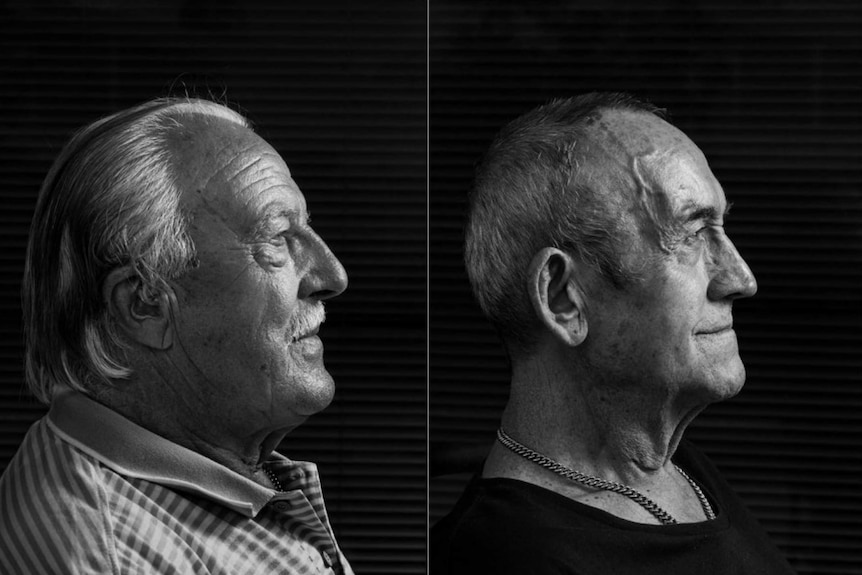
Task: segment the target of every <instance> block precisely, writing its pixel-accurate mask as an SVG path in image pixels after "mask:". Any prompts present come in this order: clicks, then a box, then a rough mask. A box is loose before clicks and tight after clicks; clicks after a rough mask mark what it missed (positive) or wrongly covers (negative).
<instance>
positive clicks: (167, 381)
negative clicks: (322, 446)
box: [95, 350, 291, 487]
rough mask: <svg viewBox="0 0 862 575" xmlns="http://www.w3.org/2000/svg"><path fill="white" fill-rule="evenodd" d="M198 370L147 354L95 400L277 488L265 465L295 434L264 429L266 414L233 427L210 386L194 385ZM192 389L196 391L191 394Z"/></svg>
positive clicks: (265, 426) (230, 417)
mask: <svg viewBox="0 0 862 575" xmlns="http://www.w3.org/2000/svg"><path fill="white" fill-rule="evenodd" d="M193 374H194V366H192V365H190V364H186V363H185V362H184V361H183V360H182V359H177V358H176V357H171V358H167V357H164V356H157V354H155V353H153V352H152V351H149V350H146V351H143V352H141V353H140V354H139V357H138V358H137V359H136V361H135V370H134V374H133V375H132V377H131V378H130V379H128V380H122V381H117V382H114V384H113V385H112V386H111V387H110V388H102V389H100V391H99V392H98V393H97V394H95V399H96V400H97V401H99V402H100V403H102V404H104V405H106V406H107V407H109V408H111V409H113V410H114V411H116V412H118V413H119V414H121V415H123V416H124V417H126V418H127V419H129V420H131V421H132V422H134V423H136V424H137V425H140V426H141V427H143V428H145V429H147V430H149V431H152V432H153V433H155V434H157V435H160V436H162V437H164V438H166V439H168V440H170V441H172V442H174V443H176V444H178V445H182V446H183V447H186V448H187V449H190V450H192V451H195V452H197V453H199V454H201V455H203V456H205V457H208V458H210V459H212V460H213V461H215V462H217V463H220V464H221V465H224V466H225V467H227V468H228V469H231V470H232V471H234V472H236V473H238V474H240V475H242V476H243V477H246V478H247V479H251V480H252V481H255V482H256V483H258V484H260V485H263V486H264V487H273V485H272V483H271V481H270V479H269V477H268V476H267V475H266V473H265V472H264V471H263V463H264V461H265V460H266V459H267V457H268V456H269V455H270V454H271V453H272V451H273V450H274V449H275V448H276V447H277V446H278V444H279V443H280V442H281V440H282V439H283V438H284V436H285V435H286V434H287V433H288V432H289V431H291V429H276V428H273V427H271V426H267V425H266V417H265V414H260V417H259V418H255V417H242V418H241V419H242V420H245V421H248V420H254V423H255V424H254V425H253V426H247V427H244V428H242V429H238V428H235V427H234V426H232V425H231V422H233V421H235V420H237V419H238V417H237V415H235V414H232V413H222V412H220V411H219V410H217V409H216V408H213V407H211V406H213V405H219V403H218V401H217V398H211V397H209V395H208V391H207V387H206V386H204V385H197V384H193V383H190V381H192V378H193ZM191 390H194V392H191Z"/></svg>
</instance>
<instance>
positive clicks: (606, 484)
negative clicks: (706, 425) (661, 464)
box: [497, 427, 715, 525]
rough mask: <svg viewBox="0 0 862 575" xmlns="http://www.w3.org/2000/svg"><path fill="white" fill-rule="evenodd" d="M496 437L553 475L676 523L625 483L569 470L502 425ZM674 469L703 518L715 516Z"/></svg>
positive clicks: (697, 491) (665, 522) (700, 493)
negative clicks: (608, 493)
mask: <svg viewBox="0 0 862 575" xmlns="http://www.w3.org/2000/svg"><path fill="white" fill-rule="evenodd" d="M497 440H498V441H499V442H500V443H502V444H503V446H504V447H506V448H507V449H510V450H511V451H513V452H515V453H516V454H518V455H520V456H521V457H523V458H524V459H526V460H528V461H532V462H533V463H535V464H537V465H540V466H542V467H544V468H545V469H547V470H549V471H553V472H554V473H556V474H557V475H561V476H563V477H565V478H566V479H568V480H570V481H574V482H576V483H580V484H581V485H585V486H587V487H590V488H592V489H602V490H604V491H613V492H614V493H619V494H620V495H624V496H626V497H628V498H629V499H631V500H632V501H634V502H635V503H637V504H638V505H640V506H641V507H643V508H644V509H646V510H647V511H649V512H650V513H651V514H652V516H653V517H655V518H656V519H658V520H659V521H660V522H661V523H662V525H674V524H676V523H678V521H677V520H676V519H674V518H673V516H671V514H670V513H668V512H667V511H665V510H664V509H662V508H661V507H659V506H658V505H657V504H656V502H655V501H653V500H652V499H650V498H649V497H647V496H646V495H643V494H642V493H640V492H638V491H636V490H634V489H632V488H631V487H629V486H628V485H623V484H622V483H615V482H613V481H608V480H606V479H601V478H599V477H594V476H592V475H586V474H584V473H581V472H579V471H575V470H574V469H569V468H568V467H565V466H564V465H560V464H559V463H557V462H556V461H554V460H553V459H551V458H550V457H546V456H544V455H542V454H541V453H539V452H538V451H533V450H532V449H530V448H529V447H527V446H526V445H522V444H521V443H518V442H517V441H515V440H514V439H512V438H511V437H509V435H508V434H507V433H506V432H505V431H503V428H502V427H501V428H499V429H498V430H497ZM674 468H675V469H676V470H677V471H679V474H680V475H682V476H683V477H684V478H685V480H686V481H688V484H689V485H691V488H692V489H693V490H694V492H695V494H696V495H697V498H698V499H699V500H700V506H701V507H702V508H703V512H704V514H705V515H706V518H707V519H708V520H709V521H712V520H713V519H715V512H714V511H713V510H712V505H710V504H709V501H708V500H707V499H706V495H704V494H703V491H701V489H700V487H699V486H698V485H697V484H696V483H695V482H694V480H693V479H692V478H691V477H689V476H688V474H687V473H686V472H685V471H683V470H682V469H680V468H679V467H677V465H676V464H674Z"/></svg>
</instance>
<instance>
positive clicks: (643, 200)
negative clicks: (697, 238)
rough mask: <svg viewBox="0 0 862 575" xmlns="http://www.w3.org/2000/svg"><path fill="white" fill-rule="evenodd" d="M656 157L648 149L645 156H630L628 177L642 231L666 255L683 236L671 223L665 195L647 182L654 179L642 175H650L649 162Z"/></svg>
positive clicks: (676, 225) (674, 223) (670, 206)
mask: <svg viewBox="0 0 862 575" xmlns="http://www.w3.org/2000/svg"><path fill="white" fill-rule="evenodd" d="M658 155H659V153H658V152H657V151H656V150H655V149H652V150H650V151H649V152H647V153H645V154H639V155H634V156H632V163H631V168H632V175H633V176H634V179H635V183H636V187H637V197H636V199H635V209H636V210H637V211H638V212H640V215H641V216H642V221H643V222H644V224H645V226H644V229H645V231H646V232H647V233H649V234H651V235H652V236H653V237H654V239H655V241H656V244H657V245H658V247H659V249H660V250H661V251H662V252H664V253H665V254H670V253H672V252H673V251H674V250H676V248H677V246H678V245H679V244H680V242H681V241H682V239H683V237H684V233H683V230H682V229H681V226H680V225H679V223H678V222H676V221H675V219H674V213H673V206H672V205H671V204H670V202H669V201H668V197H667V194H666V193H663V190H662V189H661V188H660V187H659V186H657V185H656V184H655V183H654V182H651V181H650V180H654V179H655V178H654V177H653V178H648V177H645V172H646V173H649V172H651V170H650V166H649V162H650V160H651V159H652V158H655V157H657V156H658ZM649 175H653V174H649Z"/></svg>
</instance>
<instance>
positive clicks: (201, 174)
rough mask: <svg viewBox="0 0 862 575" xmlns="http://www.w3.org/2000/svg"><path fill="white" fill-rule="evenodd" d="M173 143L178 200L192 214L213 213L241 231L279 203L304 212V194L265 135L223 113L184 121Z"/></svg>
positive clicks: (202, 216)
mask: <svg viewBox="0 0 862 575" xmlns="http://www.w3.org/2000/svg"><path fill="white" fill-rule="evenodd" d="M186 127H187V130H186V131H185V134H186V136H185V137H183V138H180V139H179V141H177V142H176V143H175V145H174V146H173V147H174V149H175V150H176V153H177V154H178V156H179V159H180V161H179V162H178V165H179V170H180V171H181V179H182V180H183V181H184V182H183V190H184V191H183V197H182V205H183V208H184V210H185V211H186V212H187V213H189V214H191V215H192V216H194V218H195V219H196V220H200V219H203V220H204V221H206V220H207V219H215V220H217V221H220V222H223V223H224V224H226V225H227V226H228V227H229V228H231V229H232V230H233V231H234V233H236V234H238V235H239V234H242V235H245V234H247V233H249V232H250V231H252V230H253V229H255V227H256V226H258V225H259V223H260V222H259V219H260V218H261V217H262V216H263V215H265V213H266V212H268V211H271V209H272V208H271V205H272V204H282V205H283V207H282V208H281V209H282V210H283V211H287V210H294V211H297V212H305V210H306V207H305V199H304V198H303V196H302V193H301V192H300V190H299V187H298V186H297V185H296V183H295V182H294V181H293V179H292V177H291V174H290V170H289V169H288V167H287V165H286V164H285V163H284V160H283V159H282V158H281V156H280V155H279V154H278V152H276V151H275V149H273V148H272V146H270V145H269V144H268V143H267V142H266V141H265V140H264V139H263V138H261V137H260V136H258V135H257V134H255V133H254V132H252V131H251V130H249V129H248V128H245V127H244V126H242V125H240V124H236V123H234V122H231V121H229V120H226V119H223V118H202V119H199V120H193V121H191V122H189V123H188V124H187V126H186Z"/></svg>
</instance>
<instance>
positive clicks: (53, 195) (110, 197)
mask: <svg viewBox="0 0 862 575" xmlns="http://www.w3.org/2000/svg"><path fill="white" fill-rule="evenodd" d="M190 118H194V119H195V120H196V121H198V122H200V121H203V122H205V123H206V122H207V121H208V120H209V119H211V118H221V119H224V120H228V121H231V122H234V123H237V124H240V125H242V126H244V127H246V128H249V129H250V124H249V122H248V121H247V120H246V119H245V118H244V117H243V116H242V115H240V114H239V113H237V112H234V111H233V110H231V109H230V108H227V107H225V106H223V105H221V104H217V103H215V102H211V101H208V100H200V99H192V98H160V99H157V100H152V101H150V102H147V103H144V104H141V105H139V106H136V107H133V108H130V109H127V110H123V111H121V112H118V113H116V114H113V115H111V116H108V117H106V118H103V119H101V120H98V121H96V122H94V123H92V124H90V125H88V126H86V127H84V128H82V129H81V130H80V131H78V132H77V133H76V134H75V135H74V136H73V137H72V139H71V140H70V141H69V143H68V144H66V146H65V147H64V148H63V150H62V151H61V152H60V154H59V156H58V157H57V159H56V160H55V161H54V164H53V165H52V167H51V169H50V171H49V172H48V175H47V177H46V178H45V181H44V183H43V184H42V188H41V190H40V192H39V198H38V201H37V204H36V211H35V214H34V216H33V222H32V224H31V227H30V241H29V244H28V247H27V259H26V264H25V270H24V280H23V286H22V300H23V310H24V340H25V375H26V380H27V385H28V386H29V387H30V390H31V391H32V392H33V394H34V395H35V396H36V397H37V398H39V399H40V400H41V401H43V402H46V403H49V402H50V401H51V397H52V394H53V392H54V389H55V388H56V386H58V385H64V386H68V387H71V388H73V389H77V390H79V391H85V392H86V391H88V390H89V391H92V390H93V389H94V386H96V385H99V384H105V383H107V384H110V383H111V381H112V380H116V379H124V378H128V377H129V376H130V375H131V369H130V368H129V366H128V365H126V360H125V354H124V349H125V347H124V343H123V339H122V338H121V337H120V336H119V334H118V333H117V331H116V328H115V326H114V324H113V321H112V320H111V318H110V315H109V313H108V310H107V307H106V302H104V301H103V297H102V283H103V282H104V280H105V278H106V277H107V275H108V274H109V273H110V272H111V271H112V270H114V269H116V268H118V267H121V266H130V267H131V268H132V269H133V270H134V271H135V273H137V275H138V276H139V278H140V280H141V283H142V285H143V289H144V292H145V293H148V294H154V293H157V292H159V291H161V288H162V287H163V286H164V285H165V282H166V281H168V280H171V279H176V278H177V277H179V276H181V275H182V274H183V273H184V272H186V271H187V270H188V269H190V268H192V267H194V266H196V265H197V259H196V255H195V247H194V245H193V243H192V241H191V238H190V237H189V235H188V232H187V222H186V218H185V216H184V214H183V213H182V212H181V210H180V198H181V196H182V194H183V191H184V190H182V189H181V188H180V185H179V181H180V179H179V169H180V166H177V165H176V161H175V155H174V154H173V153H172V150H171V144H170V142H171V141H173V140H175V138H176V137H177V136H178V135H181V136H182V137H185V138H189V137H193V136H192V134H193V133H194V132H193V131H192V130H191V128H189V127H188V126H187V122H186V120H188V119H190Z"/></svg>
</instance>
